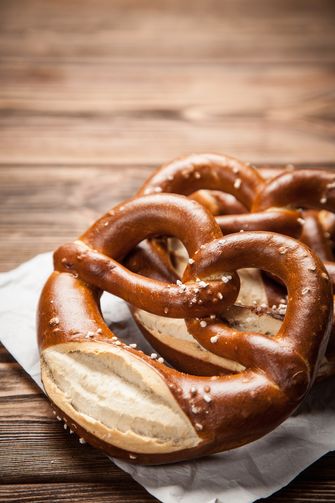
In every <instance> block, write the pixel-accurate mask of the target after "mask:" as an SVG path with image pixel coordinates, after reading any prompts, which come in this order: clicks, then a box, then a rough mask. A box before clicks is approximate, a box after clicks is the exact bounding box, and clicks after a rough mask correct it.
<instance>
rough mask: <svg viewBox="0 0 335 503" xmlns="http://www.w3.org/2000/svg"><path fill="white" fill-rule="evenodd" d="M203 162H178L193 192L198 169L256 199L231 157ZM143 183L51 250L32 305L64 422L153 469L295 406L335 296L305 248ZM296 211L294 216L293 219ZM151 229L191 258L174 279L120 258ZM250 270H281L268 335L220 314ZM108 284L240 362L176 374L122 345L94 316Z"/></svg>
mask: <svg viewBox="0 0 335 503" xmlns="http://www.w3.org/2000/svg"><path fill="white" fill-rule="evenodd" d="M206 159H207V160H206V162H207V164H204V161H203V158H201V159H200V160H199V159H195V160H194V159H193V160H192V163H191V164H192V165H190V164H189V159H187V160H186V161H185V160H182V161H177V164H178V163H179V164H178V169H177V168H173V169H176V179H177V180H178V176H179V175H178V173H179V172H180V162H181V163H184V164H183V170H186V173H187V174H188V173H189V177H192V176H193V178H192V180H193V179H194V180H193V182H194V183H193V182H192V183H190V187H189V188H188V190H187V193H192V192H194V191H196V190H198V188H199V184H198V182H197V180H199V178H198V176H196V175H195V174H194V173H196V172H198V171H194V168H193V166H194V165H196V167H197V168H196V169H197V170H198V169H199V170H201V175H200V179H201V177H202V176H207V177H208V178H209V182H208V184H207V185H206V187H205V188H210V189H212V188H214V185H215V188H218V181H219V185H220V186H219V189H220V190H226V191H228V192H231V193H232V194H233V195H234V196H236V197H237V196H238V197H237V199H238V200H239V201H240V202H241V203H242V204H243V205H244V206H245V207H247V208H251V206H252V204H253V197H254V193H255V191H256V189H257V190H259V185H261V186H263V183H264V182H263V180H262V178H261V177H260V175H258V174H257V172H256V171H255V170H253V168H251V167H247V166H245V165H243V164H242V163H239V162H238V161H235V160H233V159H231V158H222V157H220V156H209V157H208V156H207V157H206ZM169 169H171V168H169ZM169 173H170V172H169ZM173 173H174V172H173V171H172V174H171V173H170V174H169V175H168V177H170V178H171V177H173V176H174V175H173ZM192 173H193V174H192ZM237 175H239V176H240V178H238V179H239V180H242V181H243V182H245V183H244V186H243V187H242V182H241V183H239V182H238V183H236V179H237V178H236V177H237ZM155 176H156V178H155ZM157 176H158V181H159V176H160V175H159V173H158V174H157V175H154V177H153V178H152V179H151V182H150V183H151V185H150V187H151V186H152V183H153V182H152V181H153V180H156V179H157ZM169 181H171V180H169ZM179 181H180V180H179ZM214 182H215V183H214ZM155 183H156V182H155ZM176 183H177V182H176ZM178 183H179V182H178ZM180 183H181V182H180ZM155 187H157V186H156V185H155ZM147 189H148V187H147V188H145V189H144V191H142V193H143V194H147V195H143V196H141V197H136V198H134V199H132V200H130V201H127V202H125V203H123V204H121V205H119V206H117V207H116V208H114V209H113V210H112V211H110V212H109V213H107V214H106V215H104V216H103V217H102V218H101V219H100V220H98V221H97V222H96V223H95V224H94V225H93V226H92V227H91V228H90V229H88V231H87V232H86V233H85V234H83V236H81V237H80V239H79V240H78V241H76V242H74V243H69V244H66V245H63V246H61V247H60V248H59V249H58V250H57V251H56V252H55V255H54V264H55V271H54V273H53V274H52V275H51V277H50V278H49V280H48V282H47V283H46V285H45V287H44V289H43V292H42V294H41V298H40V303H39V309H38V341H39V347H40V351H41V363H42V379H43V383H44V386H45V389H46V392H47V394H48V396H49V398H50V399H51V401H52V402H53V403H54V404H55V406H56V408H57V411H58V414H59V415H60V417H61V418H64V419H65V420H66V421H67V423H68V424H69V426H70V427H71V428H72V429H74V430H75V431H77V432H78V433H79V434H80V435H81V437H83V438H84V439H85V440H87V441H88V442H90V443H92V444H93V445H95V446H97V447H99V448H101V449H103V450H104V451H106V452H108V453H109V454H111V455H113V456H117V457H120V458H123V459H127V460H128V461H131V462H137V463H146V464H160V463H170V462H176V461H179V460H185V459H192V458H194V457H198V456H202V455H206V454H210V453H214V452H219V451H223V450H227V449H232V448H234V447H238V446H241V445H243V444H245V443H248V442H251V441H253V440H255V439H257V438H259V437H261V436H263V435H264V434H266V433H267V432H269V431H271V430H272V429H273V428H275V427H276V426H277V425H278V424H280V423H281V422H282V421H283V420H284V419H285V418H286V417H287V416H288V415H289V414H291V413H292V412H293V411H294V410H295V409H296V407H297V406H298V405H299V404H300V403H301V401H302V399H303V397H304V396H305V394H306V393H307V391H308V390H309V388H310V386H311V384H312V382H313V380H314V378H315V375H316V371H317V368H318V366H319V364H320V361H321V359H322V357H323V355H324V352H325V349H326V345H327V342H328V337H329V332H330V327H331V317H332V295H331V283H330V280H329V277H328V274H327V273H326V271H325V269H324V266H323V264H322V262H321V261H320V260H319V259H318V258H317V257H316V256H315V255H314V254H313V253H312V252H311V251H310V250H309V249H308V248H307V246H305V245H303V244H300V243H299V242H297V241H296V240H294V239H292V238H290V237H287V236H283V235H280V234H275V233H272V232H244V233H242V234H241V233H238V234H230V235H229V236H226V237H223V236H222V231H221V229H220V225H219V223H217V222H216V220H215V218H214V217H213V216H212V215H211V214H210V212H209V211H208V210H207V209H205V208H204V207H203V206H201V205H200V204H199V203H197V202H196V201H193V200H191V199H188V198H186V197H183V196H179V195H173V194H161V193H160V192H161V191H163V190H164V191H167V192H169V191H168V190H165V188H164V186H163V188H162V189H161V191H159V190H151V189H150V190H147ZM156 192H158V193H157V194H155V193H156ZM184 193H185V192H184ZM241 194H242V195H241ZM283 211H287V210H283ZM277 214H278V213H277ZM281 214H282V213H281ZM262 218H263V217H262ZM264 218H265V220H266V218H267V217H264ZM298 218H299V217H298V216H297V215H296V214H294V212H293V220H294V226H295V227H297V225H296V224H297V219H298ZM263 221H264V220H263ZM298 224H299V222H298ZM294 232H296V230H295V231H294ZM157 236H173V237H176V238H177V239H178V240H180V241H181V242H182V243H183V244H184V245H185V247H186V250H187V253H188V256H189V263H188V265H187V267H186V269H185V271H184V274H183V277H182V279H181V280H178V281H176V283H175V282H169V280H167V279H166V278H164V277H163V276H164V268H163V267H162V269H161V271H160V272H158V273H157V275H156V277H154V278H150V277H144V276H142V275H141V274H138V273H136V272H134V271H131V270H130V269H128V268H127V267H126V266H125V265H124V264H125V262H124V260H125V257H127V255H128V254H129V252H131V251H132V250H133V249H134V248H135V247H136V245H138V243H140V242H141V241H142V240H144V239H148V238H149V239H152V238H155V237H157ZM162 255H164V254H162ZM122 261H123V263H122ZM248 267H252V268H260V269H263V270H266V271H269V272H270V273H272V274H275V275H276V277H279V278H280V279H281V280H282V281H283V282H284V284H285V285H286V287H287V289H288V307H287V312H286V315H285V319H284V321H283V323H282V325H281V327H280V328H279V331H278V333H277V334H276V335H274V336H271V337H270V336H267V335H264V334H260V333H252V332H249V333H248V332H243V331H242V332H241V331H237V330H234V329H232V328H231V327H229V326H228V325H227V324H226V323H223V322H221V320H220V319H219V318H216V317H215V316H216V315H219V314H220V313H222V311H223V310H225V309H227V308H229V307H230V306H233V305H234V303H235V301H236V299H237V296H238V293H239V278H238V275H237V274H236V271H237V270H238V269H240V268H248ZM102 291H108V292H110V293H113V294H115V295H118V296H120V297H122V298H123V299H125V300H126V301H127V302H129V303H130V304H132V305H133V306H135V307H136V308H137V309H142V310H145V311H146V312H149V313H152V314H153V315H156V316H163V317H172V318H177V319H185V321H186V326H187V329H188V331H189V332H190V333H191V334H192V336H193V337H194V338H195V339H196V341H197V342H198V343H199V345H200V346H202V347H203V348H206V349H207V350H208V351H210V352H211V353H213V355H215V356H216V357H217V358H214V360H215V362H216V363H215V365H214V368H213V369H212V370H213V371H216V369H217V367H220V365H219V366H218V365H217V362H218V361H220V358H221V359H230V360H232V361H234V362H237V364H238V365H239V366H238V367H237V370H236V372H235V373H234V374H229V375H222V374H223V372H220V371H219V372H218V373H217V374H215V375H214V374H213V375H210V376H208V375H207V376H206V375H205V376H198V375H193V374H188V373H181V372H178V371H176V370H174V369H172V368H169V367H167V366H166V365H164V363H161V362H160V361H158V360H157V359H156V358H155V357H154V356H153V357H152V358H150V357H148V356H146V355H144V354H143V353H142V352H141V351H138V350H136V349H135V348H132V347H130V346H127V345H125V344H124V343H123V342H122V341H120V340H118V339H117V338H116V336H115V335H114V334H113V333H112V332H111V331H110V330H109V329H108V327H107V326H106V324H105V322H104V320H103V318H102V315H101V311H100V303H99V299H100V296H101V293H102ZM213 317H214V318H213ZM213 338H214V340H215V343H213V342H212V341H213ZM111 397H112V398H113V399H111Z"/></svg>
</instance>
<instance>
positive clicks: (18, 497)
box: [0, 480, 157, 503]
mask: <svg viewBox="0 0 335 503" xmlns="http://www.w3.org/2000/svg"><path fill="white" fill-rule="evenodd" d="M0 501H1V502H4V503H9V502H18V501H20V502H32V501H33V502H34V503H45V502H46V501H48V502H50V503H58V502H64V501H71V502H78V503H82V502H83V501H85V503H86V502H88V503H100V502H108V503H110V502H111V501H112V502H113V503H121V502H122V503H124V502H125V501H126V502H127V503H138V502H141V503H147V502H154V501H157V500H156V499H155V498H153V497H152V496H150V495H149V494H148V493H147V492H146V491H145V490H144V489H143V488H142V487H141V486H139V485H138V484H134V483H130V481H128V480H125V481H122V480H121V481H117V480H112V481H110V482H105V483H100V484H99V483H94V482H91V483H85V482H81V483H71V484H69V483H63V484H34V483H31V484H17V485H16V486H15V491H13V486H11V485H3V486H1V487H0Z"/></svg>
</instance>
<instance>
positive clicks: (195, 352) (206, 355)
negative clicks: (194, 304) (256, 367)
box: [134, 309, 245, 372]
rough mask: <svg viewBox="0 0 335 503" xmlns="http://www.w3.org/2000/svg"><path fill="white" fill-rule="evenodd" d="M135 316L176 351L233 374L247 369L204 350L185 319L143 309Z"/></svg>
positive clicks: (154, 335)
mask: <svg viewBox="0 0 335 503" xmlns="http://www.w3.org/2000/svg"><path fill="white" fill-rule="evenodd" d="M134 316H135V318H136V319H137V321H138V322H139V324H140V325H142V326H143V328H144V329H145V330H147V331H148V332H149V333H150V334H151V335H152V336H153V337H154V338H155V339H158V340H159V341H160V342H162V343H163V344H165V345H167V346H169V347H171V348H173V349H175V350H176V351H179V352H181V353H184V354H186V355H189V356H192V357H194V358H198V359H200V360H203V361H206V362H208V363H212V364H213V365H217V366H219V367H222V368H223V369H228V370H231V371H232V372H241V371H242V370H244V369H245V367H244V366H243V365H240V364H239V363H237V362H234V361H233V360H229V359H228V358H222V357H221V356H217V355H216V354H214V353H211V352H209V351H207V350H206V349H205V348H203V347H202V346H201V345H200V344H199V343H198V342H197V340H196V339H194V337H193V336H192V335H191V334H190V333H189V331H188V330H187V327H186V324H185V321H184V320H183V319H176V318H165V317H163V316H157V315H156V314H151V313H148V312H146V311H143V310H141V309H136V310H135V312H134Z"/></svg>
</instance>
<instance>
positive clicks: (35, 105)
mask: <svg viewBox="0 0 335 503" xmlns="http://www.w3.org/2000/svg"><path fill="white" fill-rule="evenodd" d="M334 21H335V4H334V2H333V1H331V0H329V1H326V0H321V1H319V2H315V1H312V0H307V1H303V0H301V1H298V0H292V1H291V0H283V1H279V0H276V1H274V2H268V1H266V0H255V1H253V2H248V1H247V0H224V1H219V0H207V1H206V0H201V1H200V0H195V1H191V0H187V1H184V2H179V1H177V0H162V1H160V2H154V1H153V0H122V1H121V0H113V1H109V0H95V1H94V2H91V1H90V0H57V1H56V0H21V1H19V0H0V239H1V240H0V243H1V244H0V270H1V271H6V270H9V269H11V268H13V267H15V266H17V265H18V264H19V263H21V262H22V261H24V260H27V259H29V258H31V257H33V256H34V255H35V254H37V253H39V252H43V251H46V250H52V249H54V248H55V247H56V246H58V245H59V244H60V243H62V242H64V241H66V240H71V239H73V238H74V237H76V236H77V235H78V234H80V233H81V232H82V231H83V230H84V229H85V228H87V226H88V225H89V224H90V223H91V222H92V221H94V219H95V218H96V217H97V216H99V215H100V214H101V213H102V212H104V211H106V210H108V209H109V208H110V207H111V206H113V204H114V203H115V202H117V201H120V200H122V199H124V198H127V197H129V196H131V195H132V194H133V193H134V191H135V190H136V189H137V188H138V186H139V185H140V184H141V183H142V181H143V180H144V179H145V177H146V176H147V175H148V173H149V172H150V171H151V169H153V168H154V167H156V166H157V165H158V164H159V163H161V162H163V161H166V160H168V159H171V158H173V157H175V156H179V155H181V154H183V153H188V152H193V151H198V152H201V151H216V152H224V153H227V154H230V155H235V156H237V157H240V158H242V159H243V160H246V161H253V162H257V163H259V164H267V163H271V165H275V164H285V163H291V162H293V163H296V164H298V165H299V166H306V167H313V166H317V167H322V166H324V167H327V168H335V141H334V140H335V98H334V96H335V95H334V93H335V31H334ZM0 378H1V387H0V501H3V502H7V501H8V502H13V501H25V502H35V503H36V502H45V501H48V502H60V501H61V502H70V501H71V502H72V501H78V502H81V501H85V502H86V501H87V502H101V501H109V502H110V501H113V502H121V501H127V502H131V503H132V502H134V503H135V502H136V503H144V502H149V501H155V499H154V498H153V497H152V496H150V495H149V494H148V493H147V492H146V491H145V490H144V489H143V488H141V487H140V486H139V485H138V484H137V483H136V482H134V481H133V480H132V479H131V478H130V477H129V476H128V475H126V474H125V473H123V472H122V471H121V470H119V469H118V468H116V467H115V466H114V465H112V464H111V463H110V462H109V461H108V460H107V459H106V458H105V457H104V456H103V455H102V454H100V453H99V452H98V451H96V450H94V449H93V448H91V447H90V446H88V445H85V446H80V445H79V444H78V442H77V441H76V440H75V439H74V438H73V437H72V436H70V435H69V434H67V433H66V432H65V431H64V429H63V428H62V425H61V424H60V423H58V421H56V420H55V418H54V416H53V415H52V413H51V409H50V407H49V405H48V403H47V401H46V400H45V398H44V396H43V395H42V393H41V392H40V390H39V389H38V388H37V387H36V386H35V385H34V383H33V382H32V381H31V379H30V378H29V377H28V376H27V375H26V374H25V372H24V371H23V370H22V369H20V367H19V365H18V364H17V363H16V362H15V361H14V359H13V358H12V357H11V356H10V355H9V353H8V352H7V351H6V350H5V349H4V348H3V347H0ZM266 501H267V502H272V501H273V502H298V501H299V502H304V503H307V502H312V501H318V502H323V501H334V502H335V455H334V454H332V453H330V454H329V455H327V456H325V457H324V458H323V459H321V460H320V461H318V462H316V463H315V464H314V465H313V466H312V467H310V468H308V469H307V470H306V471H305V472H304V473H303V474H301V475H300V476H299V477H297V479H296V480H295V481H294V482H292V483H291V484H289V486H288V487H287V488H284V489H283V490H281V491H280V492H279V493H277V494H276V495H274V496H272V497H270V498H268V499H267V500H266Z"/></svg>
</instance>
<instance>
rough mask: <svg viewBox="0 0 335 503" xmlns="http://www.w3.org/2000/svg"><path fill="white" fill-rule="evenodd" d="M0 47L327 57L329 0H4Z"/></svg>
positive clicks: (119, 54)
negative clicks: (271, 0) (158, 0)
mask: <svg viewBox="0 0 335 503" xmlns="http://www.w3.org/2000/svg"><path fill="white" fill-rule="evenodd" d="M0 20H1V21H0V22H1V32H0V55H3V56H5V57H8V56H13V57H20V58H22V57H25V58H27V57H30V58H33V57H37V56H38V57H41V56H42V57H46V58H48V59H50V58H51V59H67V60H71V59H73V58H83V59H84V60H87V59H88V58H89V59H92V60H95V61H96V60H97V59H104V60H107V61H111V60H115V59H129V60H141V61H148V60H159V61H171V60H173V61H175V60H178V61H189V60H192V61H194V60H196V61H199V60H206V61H211V60H219V61H234V62H237V61H243V62H246V61H247V62H250V61H252V62H254V63H255V62H257V63H258V62H262V63H264V62H275V63H277V62H282V61H290V62H297V61H298V62H300V63H301V62H311V61H313V62H320V61H323V62H329V61H330V62H333V60H334V49H335V38H334V30H333V20H334V2H332V1H331V0H319V1H318V2H317V5H316V3H315V2H314V1H313V0H307V1H303V2H302V1H301V0H282V1H281V2H268V1H266V0H254V1H253V2H245V1H243V0H225V1H218V0H206V1H205V0H196V1H194V0H193V1H191V0H187V1H184V2H178V1H177V0H173V1H169V0H163V1H160V2H153V1H152V0H126V1H124V0H114V1H113V2H110V1H108V0H95V1H94V2H91V1H90V0H76V1H74V0H71V1H69V0H58V1H57V2H53V1H51V0H48V1H45V0H30V1H27V0H25V1H19V0H7V1H6V0H3V1H2V2H1V12H0Z"/></svg>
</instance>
